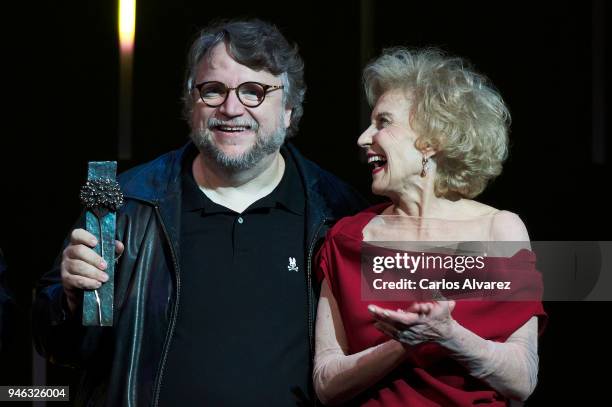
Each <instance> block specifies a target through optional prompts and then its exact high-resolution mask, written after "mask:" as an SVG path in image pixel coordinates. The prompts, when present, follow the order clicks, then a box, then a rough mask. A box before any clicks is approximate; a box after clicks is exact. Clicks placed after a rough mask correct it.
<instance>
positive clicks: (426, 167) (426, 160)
mask: <svg viewBox="0 0 612 407" xmlns="http://www.w3.org/2000/svg"><path fill="white" fill-rule="evenodd" d="M421 165H422V166H423V169H422V170H421V178H425V177H426V176H427V170H429V158H427V157H425V155H423V159H422V160H421Z"/></svg>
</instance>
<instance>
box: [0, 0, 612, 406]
mask: <svg viewBox="0 0 612 407" xmlns="http://www.w3.org/2000/svg"><path fill="white" fill-rule="evenodd" d="M45 3H48V2H45ZM49 3H50V2H49ZM58 3H60V2H58ZM43 7H44V8H41V6H40V5H36V4H22V5H21V6H19V9H18V10H8V9H7V11H5V14H4V15H3V16H2V17H1V18H2V22H3V24H2V26H3V36H2V37H3V43H4V45H5V47H3V48H4V50H5V51H4V57H3V62H4V63H3V66H4V68H5V72H4V75H3V76H4V81H3V83H2V88H0V89H2V94H1V95H2V96H1V97H2V98H3V99H4V100H3V102H4V103H3V106H4V107H3V108H2V109H3V113H4V114H3V115H2V116H3V120H2V123H3V126H2V135H1V136H0V137H1V142H0V165H1V168H0V170H1V172H0V181H1V188H0V205H1V210H0V248H2V250H3V251H4V255H5V258H6V261H7V263H8V266H9V267H8V272H7V273H6V276H4V279H5V281H4V286H5V287H7V288H8V289H9V290H10V292H11V294H12V296H13V297H14V298H15V299H16V306H15V307H14V308H13V309H12V318H11V319H10V320H9V321H8V322H7V323H6V326H5V327H4V333H3V335H5V336H6V337H5V338H4V342H3V345H4V346H3V350H2V355H1V356H0V385H9V384H11V385H28V384H31V383H32V382H33V379H32V375H33V369H32V365H33V356H32V345H31V338H30V320H29V312H30V303H31V298H32V289H33V286H34V284H35V282H36V280H37V279H38V277H39V276H40V275H41V274H42V273H43V272H45V271H46V270H47V269H48V268H49V267H50V265H51V263H52V261H53V259H54V257H55V256H56V255H57V253H58V252H59V250H60V248H61V244H62V240H63V238H64V236H65V235H66V234H67V233H68V232H69V230H70V227H71V224H72V222H73V221H74V219H75V218H76V216H77V215H78V213H79V210H80V208H79V202H78V190H79V188H80V186H81V184H82V183H83V182H84V178H85V176H86V165H87V161H94V160H116V159H117V156H118V155H117V132H118V115H117V112H118V80H119V70H118V57H119V52H118V45H117V34H116V32H117V28H116V24H117V23H116V13H117V12H116V4H115V2H111V1H108V2H104V1H67V2H66V1H62V2H61V4H58V5H56V4H45V5H44V6H43ZM137 7H138V10H137V24H136V27H137V28H136V30H137V31H136V48H135V57H134V80H133V92H134V93H133V97H134V100H133V138H132V142H133V150H132V159H130V160H121V161H119V170H120V171H123V170H126V169H128V168H130V167H131V166H133V165H135V164H137V163H141V162H145V161H148V160H150V159H153V158H155V157H156V156H158V155H160V154H161V153H163V152H166V151H168V150H171V149H175V148H178V147H180V146H181V145H183V144H184V143H185V142H186V141H187V126H186V125H185V123H183V121H182V120H181V116H180V111H181V104H180V100H179V98H180V94H181V84H182V79H183V71H184V61H185V55H186V52H187V49H188V47H189V44H190V42H191V39H192V38H193V36H194V34H195V33H196V32H197V30H198V28H200V27H202V26H203V25H205V24H206V23H207V22H209V21H210V20H211V19H216V18H220V17H259V18H262V19H265V20H269V21H272V22H274V23H275V24H276V25H277V26H278V27H279V28H280V29H281V30H282V31H283V32H284V33H285V34H286V35H287V37H288V38H289V39H290V40H292V41H294V42H296V43H297V44H298V45H299V47H300V50H301V54H302V57H303V58H304V60H305V62H306V81H307V84H308V92H307V95H306V101H305V104H304V108H305V114H304V117H303V119H302V122H301V126H300V127H301V131H300V134H299V135H298V136H297V137H296V138H295V139H294V140H292V141H293V142H294V143H295V144H296V145H297V146H298V147H299V148H300V149H301V151H302V152H303V153H304V154H305V155H306V156H307V157H310V158H312V159H314V160H315V161H316V162H317V163H319V164H320V165H321V166H322V167H324V168H326V169H328V170H331V171H332V172H334V173H336V174H337V175H339V176H340V177H341V178H344V179H345V180H347V181H348V182H349V183H351V184H353V185H355V186H356V187H357V188H358V189H359V190H360V191H362V192H363V193H364V195H366V196H370V198H371V199H372V200H373V201H374V200H375V198H374V197H371V195H370V194H369V184H370V175H369V170H368V169H367V168H366V166H365V165H363V163H362V162H361V158H360V157H359V154H358V151H357V150H358V149H357V147H356V140H357V137H358V135H359V134H360V132H361V131H362V130H363V129H364V128H365V120H367V119H366V116H364V112H367V108H366V107H365V106H364V102H363V92H362V88H361V84H360V72H361V69H362V68H363V66H364V64H365V62H366V61H367V60H369V59H370V58H372V57H374V56H376V55H378V54H379V53H380V51H381V49H382V48H384V47H386V46H392V45H405V46H414V47H420V46H429V45H434V46H439V47H441V48H443V49H445V50H446V51H448V52H450V53H452V54H457V55H460V56H463V57H465V58H467V59H468V60H470V61H471V62H472V63H473V64H474V66H475V67H476V69H477V70H478V71H480V72H482V73H484V74H486V75H487V76H488V77H489V78H491V80H492V82H493V83H494V84H495V85H496V86H497V87H498V89H499V90H500V92H501V94H502V95H503V97H504V99H505V100H506V102H507V104H508V105H509V107H510V110H511V113H512V116H513V124H512V132H511V143H512V145H511V154H510V158H509V160H508V161H507V163H506V165H505V169H504V173H503V174H502V175H501V176H500V177H499V178H498V179H497V180H496V181H495V182H494V183H493V184H492V185H491V186H490V187H489V188H488V189H487V191H485V193H484V194H483V195H482V196H481V197H479V198H478V199H479V200H481V201H483V202H485V203H487V204H490V205H493V206H495V207H498V208H502V209H507V210H511V211H514V212H516V213H518V214H519V215H520V216H521V217H522V219H523V220H524V222H525V224H526V225H527V228H528V230H529V232H530V235H531V238H532V239H533V240H611V239H610V237H609V236H610V232H609V229H608V224H609V221H610V215H609V212H608V209H609V206H610V205H609V203H608V199H607V197H606V195H607V194H606V193H607V192H608V191H607V190H608V189H609V184H610V183H609V175H610V157H611V155H610V145H611V144H612V141H611V140H610V137H609V134H610V130H609V129H610V128H611V127H612V125H611V124H610V123H609V122H608V123H607V128H606V123H605V120H606V119H607V116H608V114H609V113H610V96H609V95H610V93H609V89H610V85H609V84H610V79H611V78H610V66H611V65H610V40H608V42H607V44H606V40H607V37H609V34H610V28H609V27H606V24H607V23H608V21H607V16H608V15H609V14H610V6H609V5H607V4H605V2H604V1H603V0H601V1H595V2H578V1H575V2H569V1H557V2H551V3H547V4H542V3H541V2H534V1H532V2H528V3H524V4H520V3H517V2H510V1H500V2H486V3H485V2H482V3H472V2H470V3H468V2H455V3H450V2H449V3H447V2H416V1H401V2H400V1H376V2H375V1H366V0H364V1H361V2H360V1H351V2H349V1H347V2H334V1H325V2H322V1H313V2H305V1H304V2H280V1H274V2H272V1H270V2H253V1H249V2H243V1H232V2H204V1H173V2H168V1H161V0H148V1H146V2H145V1H143V0H141V1H140V2H138V5H137ZM606 98H607V100H606ZM606 272H611V271H610V270H606ZM611 308H612V307H611V306H610V303H560V302H556V303H547V304H546V309H547V310H548V312H549V314H550V321H549V325H548V328H547V331H546V332H545V333H544V335H543V337H542V338H541V343H540V381H539V385H538V388H537V389H536V391H535V393H534V394H533V396H532V397H531V398H530V400H529V402H528V405H534V406H540V405H549V404H563V405H590V404H595V403H596V402H597V400H600V399H603V396H600V393H604V392H605V390H604V389H606V387H604V385H608V381H606V382H604V376H608V377H609V374H606V373H605V372H606V371H607V370H609V368H610V351H609V350H608V346H607V344H606V342H607V341H606V340H605V338H606V334H604V327H603V325H604V324H605V323H604V321H605V320H607V319H608V318H607V317H608V314H609V312H610V310H611ZM6 313H7V311H5V314H6ZM34 360H35V359H34ZM38 370H39V369H38ZM35 371H37V370H35ZM121 373H122V372H116V374H121ZM47 380H48V383H49V384H57V385H66V384H72V382H71V381H72V380H74V374H73V373H71V372H70V371H69V370H66V369H63V368H57V367H54V366H51V365H48V366H47ZM73 391H74V389H73Z"/></svg>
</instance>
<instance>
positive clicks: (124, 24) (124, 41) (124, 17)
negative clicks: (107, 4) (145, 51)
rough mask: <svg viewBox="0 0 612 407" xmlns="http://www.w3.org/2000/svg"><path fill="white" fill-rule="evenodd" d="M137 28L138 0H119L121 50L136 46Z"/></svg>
mask: <svg viewBox="0 0 612 407" xmlns="http://www.w3.org/2000/svg"><path fill="white" fill-rule="evenodd" d="M135 28H136V0H119V45H120V47H121V52H130V51H132V49H133V48H134V31H135Z"/></svg>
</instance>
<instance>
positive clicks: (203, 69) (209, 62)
mask: <svg viewBox="0 0 612 407" xmlns="http://www.w3.org/2000/svg"><path fill="white" fill-rule="evenodd" d="M210 74H234V75H236V74H237V75H240V76H246V77H249V76H253V79H252V80H257V79H273V78H276V77H277V76H276V75H273V74H272V73H270V72H268V71H266V70H265V69H259V70H255V69H252V68H250V67H248V66H246V65H243V64H241V63H240V62H238V61H236V59H235V58H234V57H233V56H232V55H231V54H230V52H229V50H228V46H227V44H225V43H219V44H217V45H215V46H214V47H213V48H211V49H210V50H209V51H208V52H207V53H206V54H204V56H203V57H202V59H201V60H200V62H199V64H198V77H200V78H201V77H202V76H204V75H206V76H208V75H210ZM247 79H248V78H247Z"/></svg>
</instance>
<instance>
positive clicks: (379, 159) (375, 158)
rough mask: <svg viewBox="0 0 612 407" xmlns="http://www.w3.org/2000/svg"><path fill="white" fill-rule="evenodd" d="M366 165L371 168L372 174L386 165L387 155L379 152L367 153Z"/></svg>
mask: <svg viewBox="0 0 612 407" xmlns="http://www.w3.org/2000/svg"><path fill="white" fill-rule="evenodd" d="M368 165H369V166H370V168H372V174H376V173H377V172H379V171H382V170H383V169H384V168H385V167H386V165H387V157H385V156H384V155H381V154H368Z"/></svg>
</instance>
